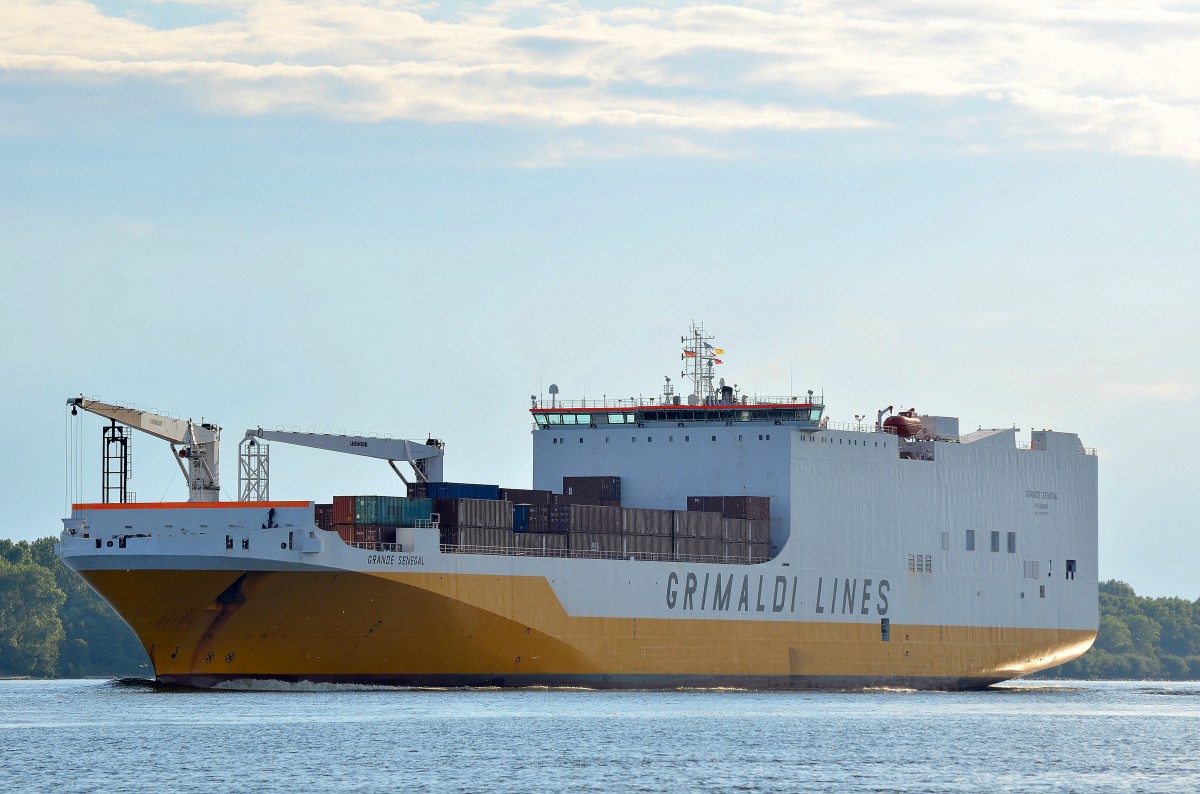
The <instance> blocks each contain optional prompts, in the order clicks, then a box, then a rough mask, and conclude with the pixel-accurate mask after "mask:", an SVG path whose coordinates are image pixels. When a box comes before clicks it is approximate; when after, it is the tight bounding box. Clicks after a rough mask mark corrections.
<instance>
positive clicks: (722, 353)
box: [713, 347, 725, 356]
mask: <svg viewBox="0 0 1200 794" xmlns="http://www.w3.org/2000/svg"><path fill="white" fill-rule="evenodd" d="M713 352H714V353H716V354H717V355H718V356H721V355H724V354H725V351H724V350H722V349H721V348H719V347H718V348H717V349H716V350H714V351H713Z"/></svg>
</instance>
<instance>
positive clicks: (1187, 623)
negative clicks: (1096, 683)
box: [1039, 579, 1200, 681]
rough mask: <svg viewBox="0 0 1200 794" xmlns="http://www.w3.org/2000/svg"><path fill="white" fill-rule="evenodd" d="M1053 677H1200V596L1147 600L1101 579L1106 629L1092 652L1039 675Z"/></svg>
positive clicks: (1102, 616) (1102, 622) (1102, 618)
mask: <svg viewBox="0 0 1200 794" xmlns="http://www.w3.org/2000/svg"><path fill="white" fill-rule="evenodd" d="M1039 675H1040V676H1042V677H1052V678H1084V679H1133V680H1144V679H1155V678H1157V679H1171V680H1177V681H1180V680H1192V681H1197V680H1200V599H1197V600H1195V601H1188V600H1186V599H1183V598H1146V597H1144V596H1139V595H1138V594H1137V593H1135V592H1134V590H1133V588H1132V587H1130V586H1129V585H1127V584H1126V583H1125V582H1120V581H1117V580H1115V579H1110V580H1109V581H1106V582H1101V583H1100V631H1099V633H1098V634H1097V635H1096V642H1095V644H1094V645H1093V646H1092V648H1091V650H1089V651H1088V652H1087V653H1085V654H1084V655H1083V656H1080V657H1079V658H1078V659H1075V660H1074V661H1070V662H1067V663H1066V664H1064V665H1061V666H1059V667H1055V668H1051V669H1050V670H1046V671H1044V672H1042V673H1040V674H1039Z"/></svg>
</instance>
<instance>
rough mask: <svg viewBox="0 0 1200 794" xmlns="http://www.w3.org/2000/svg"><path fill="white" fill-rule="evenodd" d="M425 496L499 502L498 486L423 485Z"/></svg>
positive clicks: (450, 483)
mask: <svg viewBox="0 0 1200 794" xmlns="http://www.w3.org/2000/svg"><path fill="white" fill-rule="evenodd" d="M425 495H426V496H427V497H428V498H430V499H491V500H493V501H499V499H500V486H499V485H478V484H476V483H469V482H430V483H425Z"/></svg>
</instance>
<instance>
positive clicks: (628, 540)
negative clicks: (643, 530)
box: [624, 535, 674, 557]
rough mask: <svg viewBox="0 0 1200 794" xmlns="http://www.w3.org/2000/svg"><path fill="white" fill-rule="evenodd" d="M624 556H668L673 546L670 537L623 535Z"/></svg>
mask: <svg viewBox="0 0 1200 794" xmlns="http://www.w3.org/2000/svg"><path fill="white" fill-rule="evenodd" d="M624 537H625V553H626V554H657V555H660V556H664V557H667V556H670V555H671V553H672V551H673V549H674V544H673V543H672V541H671V536H670V535H666V536H663V535H625V536H624Z"/></svg>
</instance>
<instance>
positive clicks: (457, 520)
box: [433, 499, 513, 530]
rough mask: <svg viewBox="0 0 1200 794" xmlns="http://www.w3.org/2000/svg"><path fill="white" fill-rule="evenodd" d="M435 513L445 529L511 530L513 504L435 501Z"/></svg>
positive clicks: (483, 500)
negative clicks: (489, 528) (479, 528)
mask: <svg viewBox="0 0 1200 794" xmlns="http://www.w3.org/2000/svg"><path fill="white" fill-rule="evenodd" d="M433 509H434V512H435V513H437V514H438V516H439V517H440V518H441V526H444V527H491V528H501V529H508V530H511V529H512V526H513V523H512V522H513V508H512V502H501V501H497V500H493V499H434V500H433Z"/></svg>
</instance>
